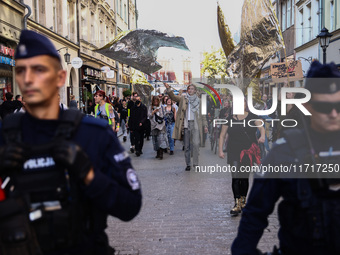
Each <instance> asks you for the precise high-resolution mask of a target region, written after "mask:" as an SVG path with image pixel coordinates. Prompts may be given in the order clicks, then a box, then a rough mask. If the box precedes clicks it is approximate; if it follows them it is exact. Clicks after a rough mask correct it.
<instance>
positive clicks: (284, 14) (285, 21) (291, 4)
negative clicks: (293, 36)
mask: <svg viewBox="0 0 340 255" xmlns="http://www.w3.org/2000/svg"><path fill="white" fill-rule="evenodd" d="M294 8H295V0H284V1H282V2H281V29H282V31H284V30H286V29H287V28H289V27H290V26H292V25H294Z"/></svg>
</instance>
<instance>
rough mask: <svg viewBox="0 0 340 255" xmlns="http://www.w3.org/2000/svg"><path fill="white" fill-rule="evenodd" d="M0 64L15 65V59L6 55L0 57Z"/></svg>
mask: <svg viewBox="0 0 340 255" xmlns="http://www.w3.org/2000/svg"><path fill="white" fill-rule="evenodd" d="M0 64H5V65H11V66H15V60H14V59H11V58H6V57H0Z"/></svg>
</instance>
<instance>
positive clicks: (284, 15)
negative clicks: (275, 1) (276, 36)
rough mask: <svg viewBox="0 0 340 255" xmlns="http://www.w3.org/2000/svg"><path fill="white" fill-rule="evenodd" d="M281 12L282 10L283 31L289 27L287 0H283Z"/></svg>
mask: <svg viewBox="0 0 340 255" xmlns="http://www.w3.org/2000/svg"><path fill="white" fill-rule="evenodd" d="M281 12H282V16H281V27H282V31H284V30H286V28H287V16H286V15H287V2H282V3H281Z"/></svg>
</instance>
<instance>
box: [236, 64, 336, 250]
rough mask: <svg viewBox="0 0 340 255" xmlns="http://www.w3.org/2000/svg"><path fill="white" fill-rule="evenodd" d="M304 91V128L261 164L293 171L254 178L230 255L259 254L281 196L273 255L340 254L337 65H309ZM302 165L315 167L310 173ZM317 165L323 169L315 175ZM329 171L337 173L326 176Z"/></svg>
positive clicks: (281, 141) (291, 132) (287, 133)
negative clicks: (306, 98) (307, 98)
mask: <svg viewBox="0 0 340 255" xmlns="http://www.w3.org/2000/svg"><path fill="white" fill-rule="evenodd" d="M305 88H306V89H308V90H309V91H310V92H311V100H310V101H309V102H308V103H306V104H305V105H304V106H305V107H306V109H307V110H308V111H309V112H310V113H311V116H308V117H306V124H305V128H304V129H303V130H297V129H291V130H288V131H285V134H284V137H283V138H280V139H279V140H277V142H276V144H275V145H274V146H273V148H272V150H271V151H270V153H269V154H268V156H267V157H266V158H265V160H264V161H263V163H262V166H292V169H294V167H295V169H296V170H295V171H294V170H292V172H290V173H287V174H285V173H282V172H281V173H278V175H275V174H268V173H266V174H264V175H262V176H257V177H256V178H255V179H254V183H253V187H252V190H251V193H250V195H249V199H248V202H247V205H246V207H245V208H244V210H243V213H242V219H241V221H240V225H239V229H238V234H237V237H236V239H235V240H234V242H233V244H232V247H231V250H232V254H233V255H240V254H247V255H250V254H260V253H259V251H258V250H257V249H256V247H257V244H258V242H259V240H260V238H261V236H262V234H263V231H264V229H265V228H266V227H267V225H268V215H270V214H271V213H272V212H273V210H274V207H275V204H276V202H277V201H278V199H279V198H282V201H281V202H280V204H279V206H278V218H279V221H280V230H279V234H278V236H279V241H280V248H279V249H276V247H275V249H274V252H273V254H289V255H291V254H340V244H339V240H340V189H339V188H340V185H339V184H340V181H339V179H337V178H339V164H340V160H339V157H338V156H337V155H338V154H339V153H338V152H339V151H340V73H339V71H338V70H337V67H336V66H335V65H334V64H325V65H322V64H320V63H319V62H317V61H315V62H313V63H312V65H311V68H310V70H309V71H308V74H307V79H306V83H305ZM304 164H309V167H310V166H311V165H313V166H315V170H314V172H313V171H312V170H311V167H310V168H309V169H307V168H306V165H304ZM318 164H323V166H324V167H325V168H323V169H327V170H326V171H325V172H323V173H322V172H321V171H320V172H319V173H318V172H317V170H316V169H317V168H316V167H317V166H318ZM332 167H333V168H334V170H333V173H334V172H335V174H333V175H332V176H330V175H329V174H330V172H331V171H332V170H331V168H332ZM336 171H337V172H336ZM301 173H303V175H300V174H301ZM298 174H299V175H298ZM266 177H269V178H266ZM286 177H288V178H286ZM298 177H302V178H298Z"/></svg>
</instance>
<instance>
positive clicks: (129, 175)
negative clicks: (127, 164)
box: [126, 168, 140, 190]
mask: <svg viewBox="0 0 340 255" xmlns="http://www.w3.org/2000/svg"><path fill="white" fill-rule="evenodd" d="M126 179H127V181H128V183H129V185H130V186H131V189H132V190H138V189H140V184H139V180H138V177H137V174H136V171H135V170H133V169H132V168H129V169H128V170H127V171H126Z"/></svg>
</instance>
